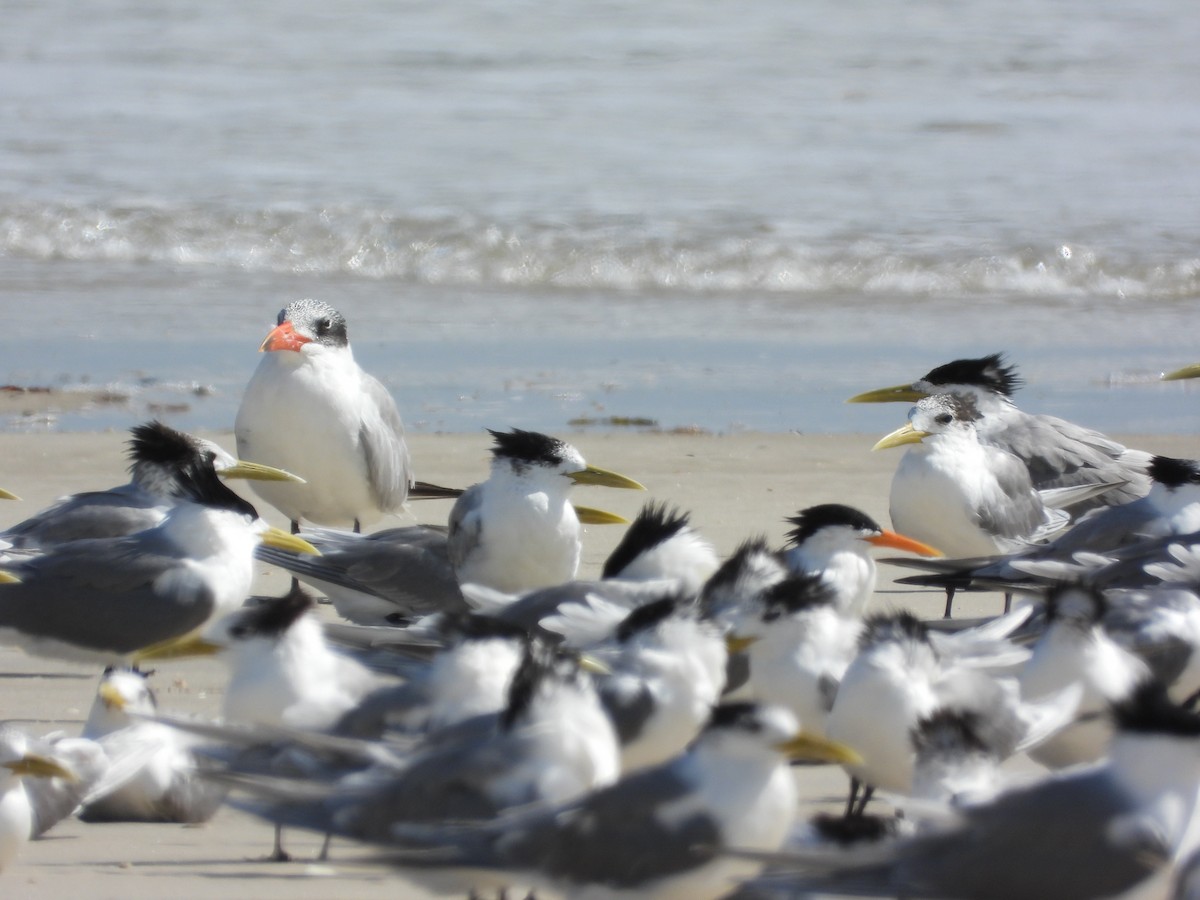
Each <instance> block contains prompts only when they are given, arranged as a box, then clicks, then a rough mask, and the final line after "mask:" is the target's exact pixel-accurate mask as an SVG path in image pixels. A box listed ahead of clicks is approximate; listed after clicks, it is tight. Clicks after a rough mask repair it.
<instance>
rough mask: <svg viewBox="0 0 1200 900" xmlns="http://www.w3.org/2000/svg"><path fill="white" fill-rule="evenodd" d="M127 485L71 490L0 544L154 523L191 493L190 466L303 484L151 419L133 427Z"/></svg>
mask: <svg viewBox="0 0 1200 900" xmlns="http://www.w3.org/2000/svg"><path fill="white" fill-rule="evenodd" d="M131 434H132V437H131V439H130V441H129V473H130V480H129V483H128V484H123V485H120V486H119V487H114V488H110V489H109V490H106V491H88V492H85V493H80V494H72V495H70V496H68V497H63V498H62V499H60V500H58V501H57V502H55V503H54V504H53V505H52V506H49V507H47V508H46V509H44V510H42V511H41V512H38V513H35V514H34V515H33V516H31V517H30V518H28V519H26V520H24V521H23V522H19V523H18V524H16V525H13V526H12V527H11V528H8V529H6V530H5V531H4V532H2V533H0V546H7V547H11V548H16V549H38V548H46V547H50V546H53V545H55V544H61V543H65V542H67V541H74V540H78V539H80V538H104V537H122V536H124V535H127V534H133V533H134V532H136V531H142V530H143V529H146V528H151V527H153V526H155V525H157V524H158V523H159V522H161V521H162V520H163V517H164V516H165V515H166V513H167V510H168V509H170V508H171V507H172V506H174V505H175V504H176V503H177V502H178V501H179V500H180V499H181V498H182V497H185V496H186V486H185V481H186V478H187V476H186V474H185V473H186V470H189V469H193V468H195V467H197V466H203V465H211V466H212V467H213V469H214V470H215V471H216V473H217V474H218V475H220V476H221V477H222V478H246V479H254V480H267V481H277V482H281V483H283V482H291V483H293V484H296V483H299V482H300V479H299V478H297V477H296V476H295V475H292V474H291V473H289V472H284V471H282V470H280V469H274V468H271V467H270V466H263V465H258V464H255V463H250V462H244V461H242V460H239V459H234V458H233V457H232V456H230V455H229V454H228V453H227V452H225V450H223V449H222V448H221V447H219V446H218V445H216V444H214V443H213V442H212V441H206V440H204V439H202V438H197V437H194V436H192V435H190V434H185V433H184V432H182V431H176V430H175V429H174V428H169V427H168V426H166V425H164V424H163V423H162V422H157V421H152V422H147V423H145V424H143V425H137V426H135V427H134V428H133V429H131Z"/></svg>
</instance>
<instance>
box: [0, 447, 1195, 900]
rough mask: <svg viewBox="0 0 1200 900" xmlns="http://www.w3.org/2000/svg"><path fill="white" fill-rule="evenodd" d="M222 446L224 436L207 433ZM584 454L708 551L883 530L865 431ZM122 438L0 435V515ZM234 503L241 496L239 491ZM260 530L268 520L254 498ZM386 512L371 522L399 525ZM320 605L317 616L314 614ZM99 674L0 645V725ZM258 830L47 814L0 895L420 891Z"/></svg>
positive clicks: (54, 725)
mask: <svg viewBox="0 0 1200 900" xmlns="http://www.w3.org/2000/svg"><path fill="white" fill-rule="evenodd" d="M206 436H208V437H211V438H213V439H214V440H217V441H218V442H220V443H222V444H223V445H224V446H226V447H228V448H230V449H232V447H233V443H234V442H233V437H232V434H229V433H213V434H208V435H206ZM566 437H567V438H568V439H569V440H571V441H572V442H573V443H575V444H576V445H577V446H578V447H579V448H580V449H581V450H582V451H583V453H584V455H585V456H586V458H587V459H588V461H589V462H591V463H593V464H595V465H599V466H603V467H605V468H610V469H615V470H617V471H619V472H622V473H624V474H627V475H630V476H632V477H634V478H637V479H638V480H640V481H641V482H642V483H643V484H645V485H646V486H647V488H648V492H647V493H645V494H642V493H635V492H631V491H610V490H602V489H597V488H580V489H579V490H578V492H577V494H576V497H577V499H578V500H579V502H580V503H584V504H587V505H590V506H597V507H601V508H604V509H609V510H612V511H614V512H619V513H621V514H623V515H625V516H627V517H629V518H632V517H633V516H634V515H635V514H636V513H637V511H638V509H639V507H640V506H641V505H642V503H644V502H645V501H646V500H649V499H654V500H657V501H665V502H669V503H672V504H675V505H677V506H678V507H680V508H681V509H683V510H687V511H689V512H690V513H691V514H692V520H693V523H694V524H695V525H696V527H697V528H698V529H699V530H700V531H701V532H702V533H704V534H705V535H706V536H708V538H709V539H710V540H711V541H712V542H713V543H714V544H715V545H716V547H717V549H718V551H719V552H721V553H722V554H723V555H725V554H728V553H730V552H732V551H733V550H734V549H735V548H736V547H737V545H738V544H739V543H740V542H741V541H742V540H744V539H745V538H747V537H750V536H753V535H757V534H765V535H766V536H767V538H768V539H769V540H771V541H772V542H776V543H778V542H780V541H782V539H783V535H784V533H785V532H786V531H787V526H786V524H785V522H784V518H785V517H786V516H788V515H792V514H794V513H795V512H796V511H798V510H799V509H802V508H804V507H806V506H810V505H813V504H816V503H824V502H841V503H847V504H850V505H852V506H856V507H858V508H860V509H862V510H863V511H864V512H866V513H868V514H869V515H871V516H873V517H874V518H876V519H877V520H878V521H879V522H880V523H881V524H883V525H885V526H886V525H887V524H888V519H887V495H888V485H889V482H890V480H891V475H892V472H893V470H894V468H895V465H896V462H897V461H898V459H899V456H898V452H897V451H882V452H879V453H872V452H870V447H871V445H872V444H873V443H874V441H875V440H876V438H877V437H878V436H876V435H838V436H814V435H782V434H770V435H765V434H741V435H736V436H728V437H717V436H711V435H666V434H583V435H577V436H574V437H572V436H566ZM125 440H126V436H125V435H124V434H123V433H118V432H112V433H102V434H76V433H72V434H45V435H28V434H25V435H0V487H4V488H6V489H8V490H11V491H13V492H14V493H16V494H19V495H20V496H21V497H22V500H21V501H20V502H6V503H4V504H2V505H0V523H3V524H10V523H15V522H17V521H19V520H20V519H22V518H24V517H25V516H28V515H30V514H32V513H33V512H35V511H36V510H38V509H40V508H42V507H43V506H45V505H46V504H47V503H49V502H50V501H52V500H53V499H54V498H56V497H58V496H61V495H63V494H66V493H72V492H75V491H80V490H87V489H96V488H103V487H108V486H111V485H114V484H118V483H120V482H122V481H124V480H125V471H124V470H125V463H124V445H125ZM1123 440H1124V441H1125V442H1126V443H1127V444H1129V445H1130V446H1134V447H1138V448H1141V449H1145V450H1149V451H1152V452H1157V453H1165V454H1168V455H1173V456H1185V457H1192V456H1196V455H1197V452H1196V441H1195V439H1193V438H1187V437H1178V436H1168V437H1161V436H1160V437H1149V436H1136V437H1125V438H1123ZM410 446H411V449H412V453H413V458H414V463H415V466H416V468H417V474H418V476H419V477H421V478H422V479H425V480H428V481H433V482H437V483H440V484H447V485H456V486H465V485H467V484H470V483H472V482H474V481H478V480H480V479H481V478H483V477H485V475H486V471H487V461H488V458H489V454H488V452H487V449H488V446H489V439H488V437H487V435H486V434H483V433H481V434H479V435H474V434H454V435H417V436H414V437H413V438H412V439H411V440H410ZM248 496H249V495H248ZM260 506H261V507H263V508H262V509H260V511H261V512H263V513H264V514H265V515H266V517H267V518H268V519H269V520H270V521H271V522H272V523H274V524H278V525H286V523H285V522H284V521H283V520H282V518H281V517H280V516H279V515H278V514H277V513H275V512H274V510H271V509H269V508H266V507H265V505H263V504H260ZM448 509H449V504H448V503H447V502H444V501H430V502H421V503H414V504H412V508H411V516H410V520H416V521H421V522H444V521H445V517H446V514H447V512H448ZM404 521H405V520H402V519H394V520H388V521H384V522H381V523H379V526H377V527H383V526H390V525H395V524H404ZM619 537H620V529H618V528H611V527H602V528H595V527H593V528H591V529H589V532H588V534H587V537H586V540H585V550H584V565H583V568H582V571H581V575H582V576H589V575H595V574H596V573H597V572H598V571H599V567H600V565H601V564H602V562H603V560H604V558H605V556H606V555H607V553H608V552H609V550H610V549H611V548H612V546H613V545H614V544H615V543H616V541H617V540H618V539H619ZM880 574H881V577H880V589H879V595H878V597H877V599H876V608H886V607H888V606H904V607H908V608H911V609H913V610H914V611H916V612H917V613H918V614H920V615H923V616H928V617H934V616H938V615H940V614H941V609H942V603H943V598H942V595H941V594H940V593H933V592H922V591H915V590H913V589H910V588H905V587H901V586H896V585H894V584H891V583H890V579H891V578H892V577H893V576H897V577H898V576H899V575H901V574H903V573H901V572H900V571H899V570H896V569H892V568H888V567H881V573H880ZM285 584H286V582H285V579H284V578H283V577H282V576H281V575H280V574H279V573H278V572H274V571H271V570H270V569H269V568H268V567H265V566H264V567H263V569H262V571H261V573H260V577H259V581H258V583H257V584H256V590H258V591H263V592H272V593H276V592H279V591H280V590H281V589H282V588H283V587H284V586H285ZM999 604H1000V600H999V598H998V597H997V596H996V595H974V596H966V597H963V598H961V600H958V601H956V603H955V610H956V614H958V615H962V616H974V615H980V614H988V613H992V612H995V611H997V610H998V609H999ZM322 610H323V614H325V615H332V613H331V611H330V610H329V608H328V607H322ZM98 675H99V673H98V672H97V671H96V670H95V669H94V668H93V667H90V666H80V665H72V664H66V663H60V662H57V661H54V660H43V659H37V658H34V657H30V656H26V655H25V654H24V653H22V652H21V651H20V650H16V649H7V648H5V649H0V689H2V690H3V696H4V700H3V711H2V715H3V717H4V718H5V719H7V720H9V721H10V722H12V723H14V724H16V725H18V726H19V727H22V728H26V729H27V730H29V731H30V732H32V733H35V734H44V733H47V732H51V731H56V730H61V731H66V732H68V733H72V734H73V733H77V732H78V730H79V729H80V727H81V726H82V723H83V720H84V718H85V717H86V715H87V710H88V707H89V706H90V704H91V702H92V695H93V691H94V689H95V683H96V679H97V676H98ZM154 683H155V686H156V690H157V691H158V694H159V702H160V706H161V707H163V708H164V709H166V710H169V711H174V712H181V713H201V714H209V715H213V716H215V715H217V713H218V711H219V709H220V703H221V693H222V691H223V686H224V683H225V673H224V669H223V667H222V664H221V663H219V662H218V661H211V660H210V661H200V662H175V663H166V664H163V665H161V666H160V667H159V668H158V671H157V673H156V674H155V676H154ZM798 777H799V778H801V780H802V782H803V787H804V792H805V795H806V797H808V798H809V799H810V800H811V801H813V802H816V801H818V800H820V799H825V798H830V797H832V796H834V795H837V794H840V793H841V792H843V791H844V790H845V778H844V777H843V776H842V775H841V773H840V772H837V771H834V770H829V769H825V770H803V771H800V772H799V773H798ZM270 842H271V829H270V826H268V825H266V824H264V823H262V822H260V821H258V820H255V819H253V818H251V817H249V816H246V815H243V814H241V813H238V812H236V811H234V810H231V809H228V808H226V809H223V810H222V811H221V813H219V814H218V815H217V817H216V818H214V819H213V820H212V821H211V822H209V823H207V824H205V825H202V826H198V827H193V826H181V825H161V824H145V825H142V824H102V825H85V824H83V823H81V822H78V821H76V820H69V821H65V822H62V823H60V824H59V825H58V826H56V827H55V828H54V829H53V830H51V831H50V833H49V834H48V835H47V836H46V837H45V838H44V839H42V840H39V841H36V842H33V843H31V844H29V845H27V846H26V847H25V848H24V849H23V851H22V853H21V855H20V857H19V858H18V860H17V861H16V862H15V863H14V864H13V865H12V866H11V867H10V868H9V869H8V870H7V871H6V872H4V873H3V875H0V893H2V894H3V896H5V897H14V898H38V900H40V898H62V897H67V896H72V895H75V896H82V897H87V898H89V900H91V898H114V900H115V898H120V900H139V898H163V897H171V898H176V900H183V898H230V897H250V896H253V897H256V898H264V900H268V898H276V897H279V898H285V897H286V898H289V900H305V898H325V897H330V896H339V897H355V898H374V897H380V898H382V897H388V898H395V897H409V896H419V895H420V892H419V891H418V890H417V889H416V888H415V887H413V886H412V885H411V884H409V883H407V882H405V881H404V880H403V879H402V878H400V877H399V876H398V875H397V874H395V873H394V872H392V871H390V870H387V869H383V868H379V867H375V866H372V865H364V864H363V860H365V859H366V858H367V857H368V856H370V851H369V850H364V849H361V848H355V847H351V846H350V845H348V844H346V843H341V842H335V843H334V848H333V853H332V856H331V860H330V862H328V863H324V864H319V865H318V864H316V863H314V862H313V861H312V860H313V857H314V856H315V854H316V852H317V850H318V848H319V845H320V839H319V837H318V836H316V835H310V834H305V833H301V832H289V833H288V835H287V838H286V843H287V846H288V849H289V850H290V851H292V852H293V854H294V855H295V856H296V858H297V861H294V862H290V863H267V862H264V861H263V857H264V856H265V855H266V853H267V852H268V851H269V850H270Z"/></svg>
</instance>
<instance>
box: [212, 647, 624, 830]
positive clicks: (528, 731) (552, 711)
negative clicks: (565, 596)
mask: <svg viewBox="0 0 1200 900" xmlns="http://www.w3.org/2000/svg"><path fill="white" fill-rule="evenodd" d="M526 649H527V652H526V654H525V656H524V658H523V659H522V662H521V664H520V666H519V667H518V669H517V671H516V673H515V674H514V676H513V679H512V683H511V685H510V688H509V691H508V696H507V701H506V706H505V707H504V709H503V710H501V711H500V712H499V713H498V714H495V715H484V716H478V717H475V718H472V719H468V720H465V721H463V722H460V723H459V724H457V725H453V726H450V727H448V728H446V729H443V730H442V731H438V732H434V733H433V734H431V735H430V736H429V737H428V738H427V739H426V740H425V741H424V742H423V743H421V744H419V745H418V746H417V747H416V748H414V749H413V750H412V752H410V753H408V754H407V755H404V756H400V757H399V758H397V757H396V755H395V754H394V753H389V752H388V751H387V750H386V749H385V750H384V751H383V752H382V753H381V752H380V751H378V750H376V748H377V747H379V744H377V743H365V744H363V751H362V753H361V754H359V755H358V757H357V758H351V759H350V765H349V768H347V763H346V759H347V754H346V753H345V752H344V748H345V747H347V746H350V745H349V744H347V742H346V741H345V740H342V741H339V742H338V743H337V745H336V746H337V748H338V751H339V752H338V758H336V759H333V760H330V761H327V762H325V763H324V764H323V763H322V761H321V759H320V756H321V752H320V749H319V747H318V748H317V752H316V754H312V753H309V754H308V755H309V761H308V762H306V763H305V764H304V766H303V771H304V772H305V773H311V772H317V773H319V774H318V777H319V778H320V780H321V781H322V782H323V783H324V784H325V785H327V789H328V791H329V792H330V795H329V796H328V798H327V799H328V800H329V803H328V805H325V804H323V803H322V804H318V805H317V806H316V807H315V808H312V809H311V810H310V815H309V816H305V817H304V818H302V819H297V818H296V816H295V811H294V810H292V809H290V808H289V807H288V806H286V805H285V806H283V807H275V808H270V807H269V808H267V809H265V810H260V811H261V812H262V813H263V814H264V816H265V817H267V818H270V819H271V820H273V821H274V822H275V823H276V827H277V828H279V827H281V826H283V825H289V824H297V825H302V826H305V827H317V828H320V829H321V830H322V831H324V832H325V834H326V835H327V836H328V835H332V834H344V835H347V836H350V837H362V836H364V835H368V834H372V833H375V832H377V831H382V830H384V829H386V828H387V827H388V825H389V823H400V822H405V821H410V822H421V821H427V822H428V821H433V822H437V821H443V820H454V821H462V820H468V821H481V820H489V819H492V818H494V817H495V816H496V815H498V814H499V813H500V812H501V811H502V810H505V809H510V808H515V807H522V806H526V805H528V804H531V803H557V802H563V801H566V800H568V799H572V798H574V797H577V796H579V795H580V794H583V793H585V792H586V791H588V790H591V789H593V788H595V787H599V786H602V785H606V784H610V783H612V782H613V781H615V780H616V778H617V776H618V774H619V762H618V747H617V738H616V735H615V733H614V731H613V728H612V726H611V724H610V723H609V719H608V716H607V715H606V713H605V712H604V710H603V709H602V707H601V705H600V702H599V699H598V697H597V695H596V692H595V689H594V688H593V686H592V684H591V682H590V681H589V680H588V679H587V678H586V676H585V675H584V673H583V672H582V671H581V670H580V669H579V667H578V664H577V662H576V661H575V660H573V659H570V658H567V657H563V656H560V655H559V654H558V653H557V651H556V650H555V649H554V648H550V647H547V646H546V645H543V644H537V643H533V644H530V645H528V646H527V648H526ZM295 743H296V749H297V750H299V751H301V752H303V751H304V750H305V743H304V742H303V739H302V738H298V739H297V741H296V742H295ZM359 743H362V742H359ZM285 747H286V745H285ZM295 755H296V754H295V753H286V754H280V755H278V756H277V757H276V758H280V757H283V756H286V759H288V760H291V759H294V758H295ZM364 759H365V760H368V761H369V762H370V763H371V764H370V765H368V766H367V767H366V768H364V767H363V760H364ZM239 766H240V767H241V769H240V770H239ZM279 768H280V766H279V765H278V764H276V763H274V762H273V763H272V764H271V765H270V766H269V767H268V769H267V777H268V779H269V780H268V782H267V783H268V784H270V783H271V782H278V781H279V780H281V778H286V777H289V776H290V777H292V778H295V777H296V766H295V765H294V764H290V765H289V766H288V771H286V772H285V773H284V775H283V776H280V775H279V774H278V770H279ZM263 774H264V773H263V772H262V771H261V768H258V769H257V770H256V769H247V768H246V767H245V765H244V763H243V761H241V760H239V759H237V758H235V759H234V760H233V761H232V762H231V766H230V770H229V772H228V773H227V774H226V775H225V777H224V778H222V779H221V780H222V781H227V782H228V783H230V784H233V785H243V786H248V787H250V788H251V790H253V788H254V785H255V784H256V783H261V779H262V776H263ZM305 793H306V794H307V793H309V792H307V791H306V792H305ZM342 794H344V795H345V796H341V795H342ZM277 834H278V832H277Z"/></svg>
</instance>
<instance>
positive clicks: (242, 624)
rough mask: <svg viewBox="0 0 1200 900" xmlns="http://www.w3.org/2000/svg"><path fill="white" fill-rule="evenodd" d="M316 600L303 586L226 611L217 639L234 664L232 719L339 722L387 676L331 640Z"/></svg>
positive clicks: (229, 690) (227, 703)
mask: <svg viewBox="0 0 1200 900" xmlns="http://www.w3.org/2000/svg"><path fill="white" fill-rule="evenodd" d="M315 610H316V605H315V603H314V602H313V599H312V598H311V597H310V596H308V594H306V593H305V592H304V591H303V590H301V589H299V588H297V589H293V590H292V591H289V592H288V593H287V594H284V595H283V596H282V597H268V598H264V599H263V600H262V601H260V602H259V603H257V604H255V605H253V606H247V607H245V608H244V609H239V610H237V611H235V612H233V613H231V614H230V615H228V616H226V617H225V618H224V619H223V620H222V621H220V622H218V623H217V624H216V626H214V628H213V629H212V634H211V635H210V636H209V639H210V640H212V641H213V642H214V643H216V644H218V645H221V646H224V647H225V648H226V650H227V652H226V653H223V654H221V657H222V658H223V659H225V660H226V661H227V663H228V665H229V668H230V677H229V684H228V685H227V687H226V689H225V699H224V704H223V708H224V715H225V719H226V720H227V721H229V722H236V723H242V724H248V725H258V724H261V725H286V726H288V727H290V728H298V729H307V730H313V731H322V730H326V729H329V728H331V727H332V726H333V725H334V723H336V722H337V721H338V720H339V719H340V718H341V717H342V716H343V715H345V714H346V712H348V711H349V710H350V709H352V708H353V707H354V706H355V705H357V704H358V703H359V702H360V701H361V700H362V699H363V698H364V697H366V696H367V695H368V694H369V693H371V692H372V691H374V690H376V689H378V688H380V687H382V686H383V684H384V679H383V678H382V677H380V676H379V675H377V674H375V673H374V672H372V671H371V670H370V669H368V668H367V667H366V666H363V665H361V664H360V663H358V662H356V661H355V660H354V659H352V658H350V657H349V656H347V655H345V654H342V653H340V652H338V651H337V650H335V649H334V648H333V647H331V646H330V645H329V643H328V642H327V641H326V640H325V636H324V633H323V631H322V629H321V623H320V620H319V619H318V618H317V616H316V615H315Z"/></svg>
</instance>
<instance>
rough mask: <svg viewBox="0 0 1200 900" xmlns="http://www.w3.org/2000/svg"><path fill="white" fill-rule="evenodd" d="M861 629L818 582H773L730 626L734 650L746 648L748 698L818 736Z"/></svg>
mask: <svg viewBox="0 0 1200 900" xmlns="http://www.w3.org/2000/svg"><path fill="white" fill-rule="evenodd" d="M862 628H863V624H862V620H861V619H859V618H858V617H856V616H852V615H849V614H847V613H845V612H843V611H842V610H841V609H839V608H838V606H837V604H836V602H835V596H834V591H833V590H831V589H830V587H829V586H828V585H827V584H824V583H823V582H822V581H821V579H820V577H819V576H816V575H807V574H800V575H792V576H789V577H788V578H785V579H784V580H783V581H780V582H778V583H777V584H775V585H774V586H773V587H771V588H770V589H768V590H767V591H766V592H764V594H763V596H762V602H761V604H756V605H754V606H751V607H748V608H747V609H746V615H745V616H744V617H743V618H742V619H741V620H740V621H739V622H738V623H737V624H736V625H735V626H734V632H733V640H734V642H735V644H736V645H741V644H742V643H745V644H747V645H748V647H747V649H746V651H745V652H746V654H747V656H748V657H749V663H750V674H749V681H748V683H747V690H748V691H749V696H750V697H752V698H753V699H755V700H758V701H760V702H763V703H771V704H777V705H780V706H785V707H787V708H789V709H791V710H792V712H794V713H795V714H796V717H797V718H798V719H799V720H800V721H801V722H802V723H803V724H804V727H805V729H807V730H809V731H812V732H815V733H818V734H823V733H824V732H825V719H826V716H827V715H828V714H829V710H830V709H831V708H832V707H833V701H834V697H835V696H836V695H837V687H838V684H839V683H840V682H841V680H842V675H843V674H844V673H845V671H846V668H847V667H848V666H849V665H850V662H851V660H853V659H854V657H855V656H856V655H857V653H858V641H859V636H860V635H861V633H862Z"/></svg>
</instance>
